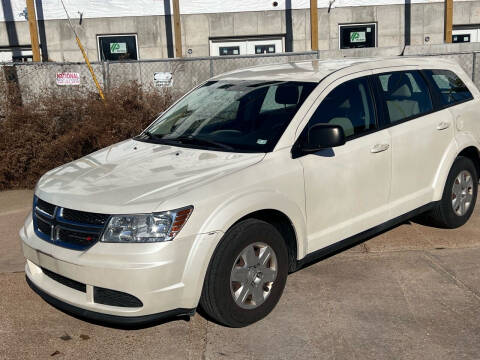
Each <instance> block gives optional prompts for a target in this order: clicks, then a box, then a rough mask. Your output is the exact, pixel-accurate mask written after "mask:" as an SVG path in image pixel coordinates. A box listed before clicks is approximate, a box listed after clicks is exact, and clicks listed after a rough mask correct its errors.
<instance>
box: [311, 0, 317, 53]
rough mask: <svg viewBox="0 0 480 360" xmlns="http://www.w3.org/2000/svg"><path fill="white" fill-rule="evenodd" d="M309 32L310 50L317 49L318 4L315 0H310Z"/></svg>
mask: <svg viewBox="0 0 480 360" xmlns="http://www.w3.org/2000/svg"><path fill="white" fill-rule="evenodd" d="M310 34H311V39H312V50H313V51H317V50H318V5H317V0H310Z"/></svg>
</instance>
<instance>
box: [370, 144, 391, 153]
mask: <svg viewBox="0 0 480 360" xmlns="http://www.w3.org/2000/svg"><path fill="white" fill-rule="evenodd" d="M389 147H390V145H389V144H376V145H374V146H373V147H372V148H371V149H370V152H372V153H374V154H376V153H379V152H382V151H386V150H388V148H389Z"/></svg>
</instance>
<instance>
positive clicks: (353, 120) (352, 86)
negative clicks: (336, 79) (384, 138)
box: [309, 78, 376, 138]
mask: <svg viewBox="0 0 480 360" xmlns="http://www.w3.org/2000/svg"><path fill="white" fill-rule="evenodd" d="M318 123H322V124H332V125H339V126H341V127H342V128H343V131H344V133H345V136H346V137H347V138H348V137H352V136H356V135H359V134H361V133H364V132H367V131H370V130H372V129H375V127H376V121H375V113H374V110H373V104H372V99H371V96H370V91H369V85H368V81H367V78H359V79H355V80H350V81H347V82H344V83H343V84H341V85H339V86H338V87H336V88H335V89H333V90H332V91H331V92H330V93H329V94H328V95H327V96H326V97H325V99H323V101H322V103H321V104H320V106H319V107H318V108H317V110H316V111H315V113H314V114H313V116H312V118H311V119H310V124H309V125H310V126H312V125H315V124H318Z"/></svg>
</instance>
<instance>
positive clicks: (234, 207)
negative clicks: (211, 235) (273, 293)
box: [201, 190, 306, 259]
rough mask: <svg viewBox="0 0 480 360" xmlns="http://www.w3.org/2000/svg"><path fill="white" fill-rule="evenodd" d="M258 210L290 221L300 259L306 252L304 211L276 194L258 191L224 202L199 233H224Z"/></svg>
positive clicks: (284, 197) (279, 194)
mask: <svg viewBox="0 0 480 360" xmlns="http://www.w3.org/2000/svg"><path fill="white" fill-rule="evenodd" d="M260 210H276V211H279V212H281V213H283V214H285V215H286V216H287V217H288V218H289V219H290V222H291V223H292V225H293V228H294V230H295V235H296V239H297V256H298V258H299V259H300V258H302V257H303V256H304V255H305V251H306V244H305V241H306V236H305V234H306V221H305V215H304V211H302V209H301V208H300V207H299V206H298V205H297V204H296V203H295V202H294V201H292V200H290V199H289V198H288V197H286V196H285V195H283V194H281V193H278V192H274V191H269V190H260V191H256V192H253V193H251V192H250V193H248V194H243V195H238V196H235V197H233V198H230V199H228V200H226V201H224V202H223V203H222V204H220V205H219V206H218V207H217V208H216V209H215V210H214V211H212V213H211V214H210V216H209V217H208V218H207V219H206V221H205V222H204V225H203V227H202V230H201V232H202V233H206V232H210V231H222V232H226V231H227V230H228V229H229V228H230V227H231V226H232V225H233V224H235V223H236V222H237V221H238V220H239V219H241V218H243V217H245V216H247V215H249V214H251V213H254V212H256V211H260Z"/></svg>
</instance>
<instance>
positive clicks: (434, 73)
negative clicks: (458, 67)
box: [425, 70, 473, 105]
mask: <svg viewBox="0 0 480 360" xmlns="http://www.w3.org/2000/svg"><path fill="white" fill-rule="evenodd" d="M425 74H426V75H427V76H428V77H429V78H430V79H431V80H432V81H431V82H432V84H433V86H434V87H435V88H436V89H437V90H438V92H439V93H440V100H441V102H442V105H450V104H455V103H458V102H461V101H464V100H470V99H472V98H473V97H472V94H471V93H470V91H469V90H468V88H467V87H466V86H465V84H464V83H463V81H462V80H461V79H460V78H459V77H458V76H457V75H455V74H454V73H453V72H451V71H449V70H427V71H425Z"/></svg>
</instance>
